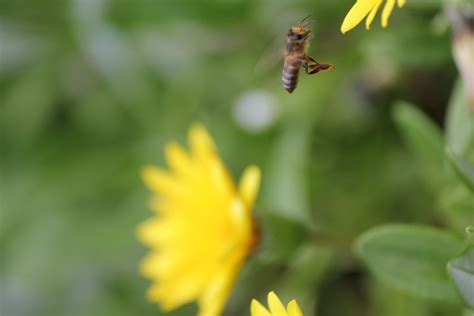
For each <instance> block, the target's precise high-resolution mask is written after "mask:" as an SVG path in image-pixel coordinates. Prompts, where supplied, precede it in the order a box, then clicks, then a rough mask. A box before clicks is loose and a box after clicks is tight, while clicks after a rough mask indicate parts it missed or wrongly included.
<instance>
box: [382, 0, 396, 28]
mask: <svg viewBox="0 0 474 316" xmlns="http://www.w3.org/2000/svg"><path fill="white" fill-rule="evenodd" d="M394 7H395V0H387V3H386V4H385V6H384V7H383V11H382V27H387V25H388V18H389V17H390V14H392V11H393V8H394Z"/></svg>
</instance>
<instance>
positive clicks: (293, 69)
mask: <svg viewBox="0 0 474 316" xmlns="http://www.w3.org/2000/svg"><path fill="white" fill-rule="evenodd" d="M300 68H301V60H300V59H285V64H284V65H283V73H282V75H281V81H282V83H283V88H285V90H286V91H288V92H289V93H292V92H293V90H295V89H296V85H297V84H298V73H299V71H300Z"/></svg>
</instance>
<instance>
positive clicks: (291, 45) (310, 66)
mask: <svg viewBox="0 0 474 316" xmlns="http://www.w3.org/2000/svg"><path fill="white" fill-rule="evenodd" d="M307 18H308V17H306V18H304V19H303V20H302V21H301V22H300V25H299V26H294V27H292V28H291V29H290V30H289V31H288V33H287V38H286V45H285V63H284V64H283V73H282V76H281V80H282V84H283V88H285V90H286V91H288V92H289V93H292V92H293V91H294V90H295V89H296V86H297V85H298V75H299V72H300V69H301V67H303V68H304V69H305V71H306V73H307V74H309V75H312V74H315V73H318V72H320V71H321V70H328V69H333V68H335V67H334V66H333V65H331V64H325V63H318V62H317V61H316V60H314V59H313V58H311V57H310V56H308V50H309V40H310V39H311V37H312V34H311V31H310V30H309V28H308V24H307V22H306V19H307Z"/></svg>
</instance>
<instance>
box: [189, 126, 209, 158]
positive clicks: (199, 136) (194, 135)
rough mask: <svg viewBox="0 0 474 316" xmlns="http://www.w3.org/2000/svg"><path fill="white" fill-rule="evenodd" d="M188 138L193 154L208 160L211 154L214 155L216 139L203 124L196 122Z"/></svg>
mask: <svg viewBox="0 0 474 316" xmlns="http://www.w3.org/2000/svg"><path fill="white" fill-rule="evenodd" d="M188 139H189V143H190V145H191V150H192V152H193V154H194V155H195V156H196V157H197V158H198V159H201V161H205V160H207V159H208V157H209V155H213V154H214V152H215V151H216V146H215V144H214V141H213V140H212V138H211V136H210V135H209V133H208V132H207V130H206V128H205V127H204V126H203V125H201V124H198V123H196V124H194V125H193V126H191V128H190V130H189V135H188Z"/></svg>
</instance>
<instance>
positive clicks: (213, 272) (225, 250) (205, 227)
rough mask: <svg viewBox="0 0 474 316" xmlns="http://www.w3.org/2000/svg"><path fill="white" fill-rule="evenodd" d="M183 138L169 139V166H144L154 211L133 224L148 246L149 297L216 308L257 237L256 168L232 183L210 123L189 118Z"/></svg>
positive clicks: (205, 315)
mask: <svg viewBox="0 0 474 316" xmlns="http://www.w3.org/2000/svg"><path fill="white" fill-rule="evenodd" d="M188 138H189V143H190V147H191V149H190V150H189V152H186V151H185V149H183V148H182V147H181V146H180V145H178V144H177V143H170V144H168V145H167V146H166V149H165V153H166V160H167V162H168V165H169V166H170V170H163V169H159V168H156V167H153V166H147V167H145V168H144V169H143V172H142V177H143V180H144V182H145V183H146V184H147V186H148V187H149V188H150V189H151V190H152V191H153V192H154V193H155V196H154V197H153V199H152V201H151V208H152V209H153V211H154V212H155V213H156V214H155V216H153V217H152V218H150V219H148V220H147V221H146V222H145V223H143V224H141V226H140V227H139V229H138V236H139V239H140V240H141V241H143V242H144V243H145V244H146V245H148V246H150V247H151V248H152V250H151V252H150V253H149V254H148V255H147V256H146V257H145V258H144V260H143V262H142V264H141V266H140V271H141V273H142V274H143V275H144V276H146V277H147V278H150V279H151V280H152V285H151V287H150V288H149V290H148V298H149V300H151V301H152V302H157V303H159V304H160V306H161V308H162V309H163V310H164V311H170V310H173V309H175V308H177V307H179V306H180V305H183V304H186V303H188V302H192V301H197V303H198V306H199V315H201V316H217V315H220V314H221V312H222V310H223V308H224V305H225V303H226V301H227V298H228V296H229V294H230V291H231V288H232V285H233V283H234V281H235V279H236V277H237V274H238V272H239V270H240V268H241V266H242V264H243V262H244V259H245V258H246V257H247V256H248V255H249V253H250V251H251V250H252V248H253V245H254V244H255V242H256V234H255V227H254V221H253V217H252V208H253V204H254V201H255V199H256V196H257V191H258V188H259V184H260V170H259V169H258V168H257V167H256V166H251V167H248V168H247V169H246V170H245V172H244V174H243V176H242V178H241V181H240V184H239V186H238V188H237V187H236V186H235V184H234V182H233V181H232V178H231V177H230V175H229V173H228V171H227V169H226V167H225V166H224V164H223V162H222V161H221V159H220V157H219V155H218V154H217V149H216V146H215V145H214V142H213V140H212V138H211V137H210V135H209V134H208V132H207V130H206V129H205V128H204V127H203V126H202V125H194V126H192V127H191V129H190V132H189V137H188Z"/></svg>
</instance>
